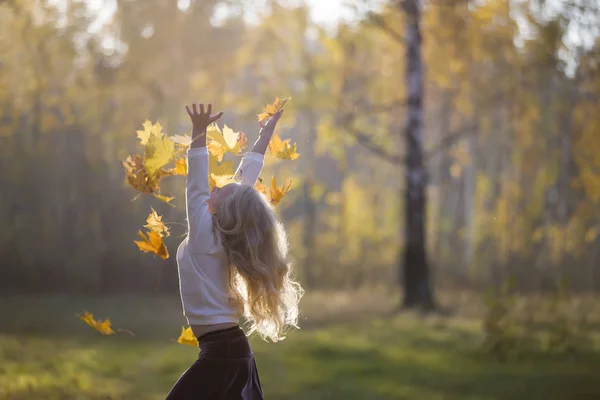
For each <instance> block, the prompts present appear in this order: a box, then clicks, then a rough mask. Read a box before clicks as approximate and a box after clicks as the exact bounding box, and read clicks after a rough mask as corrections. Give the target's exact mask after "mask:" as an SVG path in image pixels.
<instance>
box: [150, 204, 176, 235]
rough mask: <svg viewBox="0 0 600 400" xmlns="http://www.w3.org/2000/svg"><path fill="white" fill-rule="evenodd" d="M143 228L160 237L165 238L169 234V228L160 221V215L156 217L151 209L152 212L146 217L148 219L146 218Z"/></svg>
mask: <svg viewBox="0 0 600 400" xmlns="http://www.w3.org/2000/svg"><path fill="white" fill-rule="evenodd" d="M144 227H146V228H148V229H149V230H150V231H152V232H156V233H157V234H158V236H160V237H166V236H169V235H170V234H171V233H170V232H169V227H168V226H166V225H165V223H164V222H163V221H162V215H158V213H157V212H156V211H155V210H154V208H152V212H151V213H150V215H148V218H146V225H144Z"/></svg>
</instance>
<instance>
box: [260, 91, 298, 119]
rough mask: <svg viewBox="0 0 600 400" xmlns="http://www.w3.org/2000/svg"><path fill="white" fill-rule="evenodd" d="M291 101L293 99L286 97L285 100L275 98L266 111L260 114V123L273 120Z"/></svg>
mask: <svg viewBox="0 0 600 400" xmlns="http://www.w3.org/2000/svg"><path fill="white" fill-rule="evenodd" d="M290 99H291V97H286V98H284V99H280V98H279V97H275V101H274V102H273V103H271V104H267V105H266V106H265V109H264V111H263V112H262V113H260V114H258V122H262V121H264V120H267V119H269V118H271V117H272V116H273V115H275V114H276V113H277V112H278V111H279V110H281V109H282V108H283V107H284V106H285V103H287V102H288V100H290Z"/></svg>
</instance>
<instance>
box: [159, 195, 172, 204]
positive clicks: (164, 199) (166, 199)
mask: <svg viewBox="0 0 600 400" xmlns="http://www.w3.org/2000/svg"><path fill="white" fill-rule="evenodd" d="M154 197H156V198H157V199H159V200H160V201H164V202H165V203H167V204H171V200H173V199H174V198H175V197H173V196H163V195H160V194H157V193H154Z"/></svg>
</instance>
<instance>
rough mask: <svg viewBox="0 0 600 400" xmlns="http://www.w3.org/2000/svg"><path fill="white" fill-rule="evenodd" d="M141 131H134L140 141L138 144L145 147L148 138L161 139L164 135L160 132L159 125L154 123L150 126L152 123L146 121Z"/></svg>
mask: <svg viewBox="0 0 600 400" xmlns="http://www.w3.org/2000/svg"><path fill="white" fill-rule="evenodd" d="M142 126H143V128H144V129H143V130H141V131H136V133H137V137H138V139H140V143H141V144H142V145H143V146H145V145H146V144H147V143H148V140H149V139H150V136H156V137H159V138H160V137H162V136H163V135H164V133H163V132H162V126H161V125H160V123H158V122H157V123H156V124H154V125H152V122H150V121H149V120H146V121H145V122H144V123H143V124H142Z"/></svg>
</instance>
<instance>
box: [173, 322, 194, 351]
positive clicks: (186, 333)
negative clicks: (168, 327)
mask: <svg viewBox="0 0 600 400" xmlns="http://www.w3.org/2000/svg"><path fill="white" fill-rule="evenodd" d="M177 343H179V344H187V345H189V346H194V347H198V339H197V338H196V336H194V332H192V328H190V327H188V328H187V329H186V328H184V327H183V326H182V327H181V335H179V339H177Z"/></svg>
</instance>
